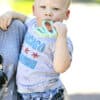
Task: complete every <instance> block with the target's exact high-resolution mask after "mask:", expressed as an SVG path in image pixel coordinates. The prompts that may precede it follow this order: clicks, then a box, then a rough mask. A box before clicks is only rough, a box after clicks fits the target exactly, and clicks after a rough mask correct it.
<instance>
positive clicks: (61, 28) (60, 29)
mask: <svg viewBox="0 0 100 100" xmlns="http://www.w3.org/2000/svg"><path fill="white" fill-rule="evenodd" d="M54 27H55V28H56V31H57V33H58V36H61V37H66V35H67V27H66V25H65V24H63V23H62V22H55V23H54Z"/></svg>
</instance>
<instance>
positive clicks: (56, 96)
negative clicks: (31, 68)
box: [20, 89, 64, 100]
mask: <svg viewBox="0 0 100 100" xmlns="http://www.w3.org/2000/svg"><path fill="white" fill-rule="evenodd" d="M63 92H64V90H63V89H54V90H48V91H46V92H36V93H27V94H20V95H21V100H64V94H63Z"/></svg>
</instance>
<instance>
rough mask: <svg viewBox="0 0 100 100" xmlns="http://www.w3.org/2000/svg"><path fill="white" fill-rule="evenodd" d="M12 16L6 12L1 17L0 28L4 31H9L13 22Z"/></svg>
mask: <svg viewBox="0 0 100 100" xmlns="http://www.w3.org/2000/svg"><path fill="white" fill-rule="evenodd" d="M12 18H13V16H12V14H11V13H10V12H6V13H4V14H3V15H1V16H0V28H1V29H3V30H7V28H8V26H9V25H10V23H11V21H12Z"/></svg>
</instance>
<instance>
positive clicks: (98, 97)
mask: <svg viewBox="0 0 100 100" xmlns="http://www.w3.org/2000/svg"><path fill="white" fill-rule="evenodd" d="M70 100H100V94H74V95H70Z"/></svg>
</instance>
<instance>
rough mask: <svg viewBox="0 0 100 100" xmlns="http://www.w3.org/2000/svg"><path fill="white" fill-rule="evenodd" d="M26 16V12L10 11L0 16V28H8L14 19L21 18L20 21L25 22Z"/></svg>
mask: <svg viewBox="0 0 100 100" xmlns="http://www.w3.org/2000/svg"><path fill="white" fill-rule="evenodd" d="M26 18H27V16H25V15H24V14H21V13H18V12H14V11H8V12H6V13H4V14H3V15H1V16H0V28H1V29H3V30H7V28H8V26H9V25H10V23H11V21H12V19H19V20H20V21H22V22H24V21H25V20H26Z"/></svg>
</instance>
